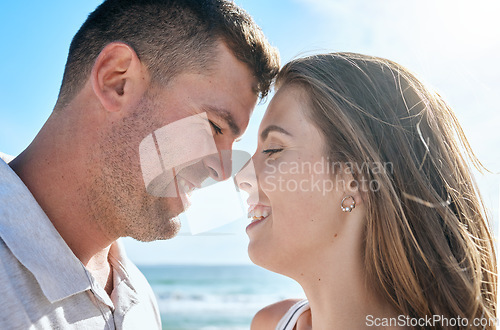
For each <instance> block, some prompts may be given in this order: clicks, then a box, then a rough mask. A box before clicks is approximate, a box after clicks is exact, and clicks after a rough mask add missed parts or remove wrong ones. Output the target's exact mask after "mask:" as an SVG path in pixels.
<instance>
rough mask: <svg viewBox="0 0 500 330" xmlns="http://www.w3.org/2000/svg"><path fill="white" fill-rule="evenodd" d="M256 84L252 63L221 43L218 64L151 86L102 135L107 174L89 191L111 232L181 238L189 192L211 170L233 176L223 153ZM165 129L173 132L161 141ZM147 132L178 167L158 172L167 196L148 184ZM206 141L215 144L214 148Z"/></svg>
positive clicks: (241, 124) (246, 114) (243, 122)
mask: <svg viewBox="0 0 500 330" xmlns="http://www.w3.org/2000/svg"><path fill="white" fill-rule="evenodd" d="M255 84H256V79H255V78H254V77H253V75H252V73H251V71H250V70H249V68H248V67H247V66H246V65H245V64H244V63H242V62H240V61H239V60H237V59H236V58H235V57H234V55H233V54H232V53H231V51H230V50H229V49H228V48H227V47H226V46H225V45H224V44H222V43H221V44H219V46H218V54H217V57H216V59H215V63H213V64H212V66H211V68H210V69H209V70H207V71H206V72H205V73H204V74H197V73H181V74H180V75H178V76H176V77H175V78H174V79H173V80H172V81H170V83H169V84H168V85H167V86H166V87H158V86H156V87H150V88H149V90H148V91H147V92H146V93H145V95H144V97H143V98H142V100H140V102H139V103H138V104H134V105H131V107H130V111H129V114H130V115H128V116H127V117H124V118H123V120H122V121H121V122H119V123H115V124H113V127H112V128H111V131H110V133H109V134H107V136H106V137H104V138H103V140H104V141H105V142H104V143H103V145H102V148H100V149H101V152H100V154H99V157H96V160H97V161H100V163H101V166H100V170H101V173H97V174H96V177H97V179H96V182H94V184H93V185H92V187H91V189H90V190H91V193H90V198H89V206H90V209H91V213H92V214H93V215H94V216H93V218H94V219H96V220H97V221H98V223H99V224H100V226H101V227H102V228H103V229H105V230H106V231H107V232H108V233H109V235H114V236H131V237H133V238H135V239H138V240H141V241H151V240H156V239H167V238H171V237H173V236H175V234H176V233H177V232H178V230H179V228H180V224H179V221H178V219H176V216H177V215H179V214H180V213H181V212H183V211H184V208H185V207H186V200H185V198H186V195H185V192H184V190H185V189H186V190H189V189H191V188H192V187H198V186H199V185H200V184H201V183H202V181H203V180H204V179H205V178H207V177H208V176H211V177H212V178H215V179H216V180H222V179H226V178H227V177H228V176H230V171H231V169H230V168H229V167H228V166H227V164H226V166H223V164H222V163H226V162H225V161H223V159H222V157H221V154H222V155H225V156H227V155H228V151H229V150H231V148H232V143H233V142H234V140H235V139H236V138H238V137H239V136H240V135H241V134H242V133H243V131H244V130H245V129H246V127H247V125H248V121H249V119H250V115H251V112H252V110H253V108H254V106H255V104H256V101H257V94H256V92H255V88H254V86H255ZM193 120H194V121H193ZM179 123H180V124H182V125H179ZM203 123H204V126H203ZM200 125H201V126H203V127H204V128H203V129H204V130H203V129H200V127H201V126H200ZM160 132H166V136H167V137H166V138H163V139H162V138H161V136H162V134H160ZM200 132H202V133H203V132H205V133H208V134H206V139H207V140H210V141H208V142H207V143H205V142H206V141H203V140H204V138H202V137H203V134H201V133H200ZM152 133H153V134H152ZM200 134H201V135H200ZM164 135H165V134H163V136H164ZM152 136H154V144H153V139H152V138H151V137H152ZM148 138H149V139H150V142H151V144H150V145H151V146H154V147H152V149H155V148H156V150H155V152H156V151H158V154H159V155H163V160H164V162H166V163H169V164H174V165H175V166H173V167H172V168H170V165H169V166H168V167H169V168H167V169H166V172H168V173H170V174H169V175H167V176H166V177H158V178H157V181H158V180H160V181H162V182H161V183H159V184H158V182H156V181H155V182H152V183H151V184H153V183H154V184H155V185H156V186H157V187H160V190H162V192H163V193H164V194H163V195H162V194H161V193H160V194H151V191H150V192H149V193H148V191H147V189H146V185H147V184H148V183H149V182H145V177H143V172H144V171H145V168H144V167H145V166H146V167H147V166H148V165H147V164H146V165H144V155H141V154H140V146H143V145H145V142H147V141H145V140H147V139H148ZM141 142H142V145H141ZM204 145H211V146H213V148H211V150H212V152H207V148H204V147H203V146H204ZM213 150H215V152H218V153H214V152H213ZM224 151H226V152H224ZM210 153H211V155H209V154H210ZM178 159H181V160H179V161H178ZM141 160H142V161H143V163H142V168H141ZM226 160H227V159H226ZM162 163H163V162H162ZM146 170H147V168H146ZM228 172H229V173H228ZM156 191H158V188H156ZM160 196H168V197H160Z"/></svg>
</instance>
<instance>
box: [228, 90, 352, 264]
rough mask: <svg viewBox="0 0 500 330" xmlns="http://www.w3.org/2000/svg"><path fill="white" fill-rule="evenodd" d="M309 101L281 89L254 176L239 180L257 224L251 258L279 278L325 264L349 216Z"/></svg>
mask: <svg viewBox="0 0 500 330" xmlns="http://www.w3.org/2000/svg"><path fill="white" fill-rule="evenodd" d="M306 99H307V97H306V94H305V92H304V91H303V90H301V89H300V88H299V87H295V86H284V87H282V88H281V89H279V91H278V92H277V93H276V95H275V96H274V98H273V99H272V101H271V103H270V105H269V107H268V109H267V112H266V114H265V116H264V119H263V120H262V123H261V125H260V128H259V142H258V147H257V151H256V152H255V154H254V156H253V157H252V160H253V165H254V168H255V174H253V173H252V172H253V171H252V168H251V166H247V167H246V168H245V169H243V170H242V172H240V174H238V176H237V177H236V180H237V183H238V184H239V186H240V188H242V189H243V190H245V191H247V192H248V193H249V198H248V204H249V206H250V207H249V217H250V218H252V217H253V218H254V219H253V222H252V223H251V224H250V225H249V226H248V227H247V234H248V236H249V238H250V244H249V255H250V258H251V259H252V261H253V262H254V263H256V264H258V265H260V266H263V267H265V268H268V269H270V270H273V271H275V272H282V273H289V272H290V269H289V268H290V267H294V266H295V265H305V264H307V263H309V262H311V260H312V259H315V260H317V261H319V260H321V256H320V254H321V253H327V252H326V251H327V250H329V249H331V247H332V245H333V244H334V242H335V241H336V240H337V233H339V232H340V230H341V227H342V223H343V222H342V219H343V217H345V215H346V214H345V213H344V212H342V211H341V208H340V203H341V201H342V198H343V197H345V195H346V193H344V192H346V189H344V188H345V187H344V183H343V180H342V179H341V177H337V178H336V177H335V175H333V174H332V173H331V172H332V168H331V164H332V161H331V160H329V159H328V158H327V157H326V154H325V150H326V146H325V142H324V138H323V137H322V135H321V133H320V131H319V130H318V129H317V128H316V127H315V126H314V125H313V124H312V123H311V122H310V120H309V119H308V118H307V113H308V111H310V110H309V106H308V105H307V102H306ZM329 165H330V167H329ZM252 174H253V175H252ZM311 256H313V258H311ZM318 257H319V258H318ZM317 261H316V262H317Z"/></svg>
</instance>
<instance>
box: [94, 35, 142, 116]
mask: <svg viewBox="0 0 500 330" xmlns="http://www.w3.org/2000/svg"><path fill="white" fill-rule="evenodd" d="M144 75H145V70H144V68H143V65H142V63H141V61H140V60H139V58H138V57H137V54H136V52H135V51H134V50H133V49H132V48H131V47H130V46H128V45H126V44H124V43H121V42H112V43H110V44H108V45H106V47H104V49H103V50H102V51H101V52H100V53H99V56H98V57H97V59H96V61H95V63H94V66H93V67H92V72H91V74H90V81H91V84H92V89H93V91H94V94H95V95H96V97H97V98H98V99H99V101H100V103H101V104H102V106H103V108H104V109H106V110H107V111H111V112H117V111H120V110H121V109H122V107H123V106H124V105H126V104H128V103H129V102H130V101H133V100H134V98H136V97H141V96H142V94H143V93H144V91H145V90H146V86H145V85H146V83H145V82H146V80H145V79H144Z"/></svg>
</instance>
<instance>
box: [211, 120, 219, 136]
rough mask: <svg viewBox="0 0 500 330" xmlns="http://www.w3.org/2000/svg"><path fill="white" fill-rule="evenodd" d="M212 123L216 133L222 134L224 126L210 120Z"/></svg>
mask: <svg viewBox="0 0 500 330" xmlns="http://www.w3.org/2000/svg"><path fill="white" fill-rule="evenodd" d="M209 122H210V125H211V126H212V128H213V129H214V132H215V135H222V128H220V127H219V126H217V125H216V124H215V123H214V122H213V121H211V120H209Z"/></svg>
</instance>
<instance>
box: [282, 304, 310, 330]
mask: <svg viewBox="0 0 500 330" xmlns="http://www.w3.org/2000/svg"><path fill="white" fill-rule="evenodd" d="M308 309H309V301H307V299H304V300H301V301H299V302H297V303H296V304H295V305H293V306H292V307H290V309H289V310H288V311H287V312H286V313H285V315H283V317H282V318H281V320H280V321H279V322H278V325H277V326H276V330H292V329H293V328H294V327H295V325H296V324H297V320H298V319H299V317H300V315H301V314H302V313H304V312H305V311H307V310H308Z"/></svg>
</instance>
